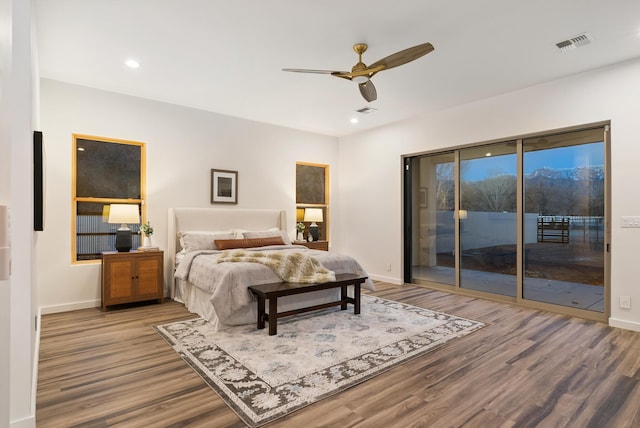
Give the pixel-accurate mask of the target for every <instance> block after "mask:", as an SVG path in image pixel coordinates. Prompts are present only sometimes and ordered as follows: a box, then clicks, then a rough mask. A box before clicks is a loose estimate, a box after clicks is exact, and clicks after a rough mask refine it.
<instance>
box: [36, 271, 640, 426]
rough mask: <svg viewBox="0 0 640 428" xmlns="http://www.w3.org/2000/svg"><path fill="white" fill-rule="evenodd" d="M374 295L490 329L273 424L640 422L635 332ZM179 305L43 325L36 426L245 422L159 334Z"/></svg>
mask: <svg viewBox="0 0 640 428" xmlns="http://www.w3.org/2000/svg"><path fill="white" fill-rule="evenodd" d="M376 287H377V291H376V292H375V293H371V294H375V295H378V296H381V297H385V298H388V299H391V300H397V301H402V302H405V303H409V304H412V305H415V306H420V307H425V308H429V309H432V310H437V311H442V312H447V313H450V314H455V315H458V316H462V317H466V318H471V319H475V320H479V321H483V322H485V323H487V324H488V326H487V327H485V328H483V329H481V330H479V331H476V332H474V333H472V334H471V335H469V336H466V337H463V338H461V339H458V340H454V341H452V342H450V343H447V344H445V345H444V346H443V347H441V348H439V349H436V350H435V351H433V352H431V353H428V354H426V355H424V356H421V357H418V358H415V359H414V360H412V361H409V362H408V363H406V364H404V365H402V366H400V367H396V368H394V369H392V370H390V371H388V372H386V373H384V374H382V375H380V376H378V377H376V378H374V379H371V380H369V381H367V382H365V383H363V384H360V385H358V386H355V387H353V388H351V389H349V390H347V391H344V392H342V393H339V394H337V395H334V396H333V397H329V398H327V399H325V400H322V401H320V402H318V403H315V404H313V405H310V406H308V407H306V408H304V409H302V410H300V411H298V412H294V413H292V414H291V415H289V416H288V417H286V418H284V419H280V420H278V421H276V422H274V423H272V424H271V425H269V426H270V427H303V426H304V427H368V428H369V427H518V428H521V427H594V428H596V427H598V428H600V427H615V428H619V427H620V428H624V427H629V428H631V427H640V333H635V332H630V331H625V330H620V329H615V328H610V327H608V326H607V325H605V324H602V323H597V322H592V321H586V320H582V319H577V318H570V317H567V316H562V315H556V314H550V313H546V312H540V311H536V310H532V309H526V308H519V307H515V306H510V305H506V304H502V303H497V302H492V301H487V300H482V299H476V298H470V297H465V296H458V295H452V294H448V293H445V292H440V291H433V290H428V289H425V288H421V287H416V286H410V285H403V286H399V285H392V284H387V283H382V282H376ZM192 317H193V315H192V314H189V313H188V312H187V311H186V310H185V309H184V307H183V306H182V305H180V304H178V303H176V302H171V301H170V302H167V303H164V304H162V305H157V304H155V305H139V306H135V307H129V308H125V309H119V310H111V311H109V312H106V313H105V312H102V311H100V310H99V309H98V308H96V309H85V310H80V311H74V312H67V313H61V314H51V315H45V316H43V317H42V323H41V324H42V331H41V341H40V361H39V377H38V396H37V404H36V421H37V426H38V427H43V428H44V427H107V426H118V427H187V426H188V427H243V426H245V425H244V424H243V423H242V421H241V420H240V419H239V418H238V417H237V416H236V415H235V413H233V411H231V410H230V409H229V408H228V407H227V406H226V405H225V404H224V402H223V401H222V400H221V399H220V398H219V397H218V396H217V395H216V393H215V392H213V391H212V390H211V389H210V388H209V387H208V386H207V385H206V384H205V383H204V382H203V381H202V380H201V379H200V378H199V377H198V375H196V374H195V373H194V372H193V371H192V370H191V369H190V368H189V367H188V366H187V364H186V363H184V362H183V361H182V360H181V359H180V357H179V356H178V355H177V354H176V353H175V352H173V350H172V349H171V348H170V347H169V346H168V345H167V344H166V343H165V342H164V340H163V339H161V338H160V336H159V335H158V334H156V333H155V331H154V330H153V329H152V328H151V327H152V326H153V325H157V324H163V323H168V322H173V321H178V320H181V319H187V318H192Z"/></svg>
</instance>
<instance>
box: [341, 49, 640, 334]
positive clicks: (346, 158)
mask: <svg viewBox="0 0 640 428" xmlns="http://www.w3.org/2000/svg"><path fill="white" fill-rule="evenodd" d="M638 112H640V61H638V60H636V61H630V62H626V63H622V64H618V65H616V66H612V67H607V68H604V69H600V70H596V71H592V72H589V73H583V74H580V75H576V76H573V77H570V78H566V79H562V80H558V81H555V82H551V83H547V84H543V85H538V86H535V87H531V88H527V89H524V90H521V91H516V92H512V93H509V94H505V95H502V96H499V97H494V98H491V99H487V100H483V101H480V102H476V103H472V104H467V105H464V106H461V107H456V108H452V109H449V110H446V111H441V112H433V113H429V114H425V115H423V116H421V117H418V118H415V119H413V120H409V121H405V122H402V123H398V124H394V125H391V126H387V127H384V128H380V129H377V130H374V131H371V132H366V133H361V134H358V135H355V136H350V137H346V138H341V139H340V164H341V165H353V166H356V165H361V166H362V165H366V168H357V167H353V168H342V169H341V170H340V182H341V184H342V185H341V187H340V193H339V198H340V204H341V214H342V216H341V221H340V223H339V226H338V234H339V235H340V236H341V237H342V238H343V239H342V240H341V244H342V245H341V246H340V250H341V251H344V252H347V253H350V254H352V255H354V256H355V257H356V258H357V259H359V260H360V262H361V263H362V264H363V265H364V266H366V267H367V269H368V271H369V273H370V274H371V275H372V276H376V277H385V278H387V279H390V280H392V281H394V282H401V281H402V265H401V262H402V256H401V252H402V207H401V180H402V176H401V173H402V169H401V163H400V159H401V155H403V154H410V153H418V152H423V151H428V150H435V149H441V148H446V147H452V146H457V145H462V144H470V143H477V142H482V141H488V140H493V139H503V138H504V139H505V140H506V139H508V138H509V137H511V136H515V135H521V134H526V133H533V132H540V131H546V130H552V129H557V128H564V127H569V126H575V125H581V124H586V123H594V122H599V121H605V120H611V140H612V144H611V146H612V156H611V159H612V173H611V181H612V186H613V190H612V219H611V220H612V239H611V241H612V250H611V251H612V254H611V255H612V266H611V284H612V285H611V301H612V302H613V303H612V307H611V318H610V324H611V325H613V326H618V327H623V328H629V329H634V330H638V331H640V286H638V277H639V275H638V273H637V268H636V266H637V264H638V263H637V261H636V260H635V256H636V255H637V254H638V242H640V229H621V227H620V223H621V221H620V217H621V216H625V215H640V197H638V190H637V183H639V182H640V169H639V168H638V167H637V164H638V159H640V144H639V141H640V120H639V119H638ZM363 207H367V208H369V209H370V210H373V211H374V212H376V216H371V215H362V208H363ZM389 263H390V264H391V266H392V268H391V271H387V270H386V269H387V266H388V264H389ZM621 295H625V296H631V305H632V309H631V310H626V309H620V308H619V307H618V301H619V297H620V296H621Z"/></svg>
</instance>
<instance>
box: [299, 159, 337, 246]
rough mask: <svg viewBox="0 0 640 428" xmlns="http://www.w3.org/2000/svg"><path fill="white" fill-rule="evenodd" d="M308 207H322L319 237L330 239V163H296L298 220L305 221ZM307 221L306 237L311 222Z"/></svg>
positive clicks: (323, 239)
mask: <svg viewBox="0 0 640 428" xmlns="http://www.w3.org/2000/svg"><path fill="white" fill-rule="evenodd" d="M306 208H320V209H321V210H322V222H316V224H317V225H318V239H319V240H320V241H328V240H329V232H328V231H329V227H328V224H329V165H322V164H314V163H305V162H297V163H296V222H304V212H305V209H306ZM304 223H305V238H306V237H307V234H308V233H309V225H310V224H311V222H304Z"/></svg>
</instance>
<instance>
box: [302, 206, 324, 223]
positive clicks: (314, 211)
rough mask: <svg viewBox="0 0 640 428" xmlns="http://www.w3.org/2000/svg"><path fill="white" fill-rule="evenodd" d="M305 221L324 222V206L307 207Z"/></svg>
mask: <svg viewBox="0 0 640 428" xmlns="http://www.w3.org/2000/svg"><path fill="white" fill-rule="evenodd" d="M304 221H311V222H317V221H319V222H322V208H306V209H305V210H304Z"/></svg>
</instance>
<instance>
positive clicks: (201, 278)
mask: <svg viewBox="0 0 640 428" xmlns="http://www.w3.org/2000/svg"><path fill="white" fill-rule="evenodd" d="M168 234H169V236H168V240H167V242H168V245H167V246H168V251H167V253H168V259H169V260H168V262H169V263H167V265H168V267H169V269H170V272H169V275H170V276H171V281H169V285H170V290H169V292H170V296H171V298H173V299H174V300H176V301H179V302H181V303H183V304H184V305H185V307H186V308H187V309H188V310H189V311H190V312H193V313H196V314H198V315H200V316H201V317H203V318H204V319H207V320H208V321H209V322H210V323H211V324H212V325H213V326H214V327H215V328H216V329H220V328H223V327H225V326H228V325H242V324H252V323H255V322H256V318H257V305H256V302H255V300H254V297H253V296H252V295H251V292H250V291H249V289H248V287H249V286H251V285H258V284H268V283H273V282H279V281H281V278H280V277H279V276H278V275H276V273H275V272H274V270H272V268H270V267H269V266H267V265H265V264H260V263H250V262H244V261H241V262H236V263H218V259H219V258H220V257H221V256H223V255H228V254H229V251H233V250H231V249H228V248H227V247H228V246H229V247H230V248H234V245H236V244H237V245H240V244H239V243H240V242H242V243H243V244H242V245H244V248H241V250H242V251H245V252H247V253H251V254H255V252H258V253H259V254H261V255H263V254H264V255H271V254H276V255H278V257H279V255H281V254H282V255H287V254H291V253H297V255H299V256H301V257H305V258H306V257H308V258H310V259H312V260H317V261H318V262H320V264H321V267H324V268H326V269H328V270H329V271H330V272H331V273H335V274H340V273H354V274H358V275H362V276H367V274H366V272H365V271H364V269H363V268H362V267H361V266H360V264H359V263H358V262H357V261H356V260H355V259H354V258H352V257H350V256H346V255H342V254H339V253H335V252H327V251H319V250H312V249H308V248H306V247H304V246H301V245H294V244H292V243H291V241H290V237H289V232H288V229H287V218H286V211H281V210H270V209H236V208H171V209H169V219H168ZM216 243H217V245H216ZM256 243H259V244H260V245H259V246H257V247H254V246H253V245H257V244H256ZM218 247H220V248H218ZM225 249H227V252H225ZM363 287H364V288H367V289H370V290H373V289H374V286H373V282H372V281H371V280H367V281H366V282H365V284H363ZM338 298H339V290H338V289H331V290H322V291H317V292H312V293H304V294H300V295H296V296H288V297H286V298H282V299H278V310H279V312H282V311H289V310H294V309H298V308H301V307H308V306H312V305H318V304H322V303H326V302H330V301H335V300H336V299H338Z"/></svg>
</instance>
